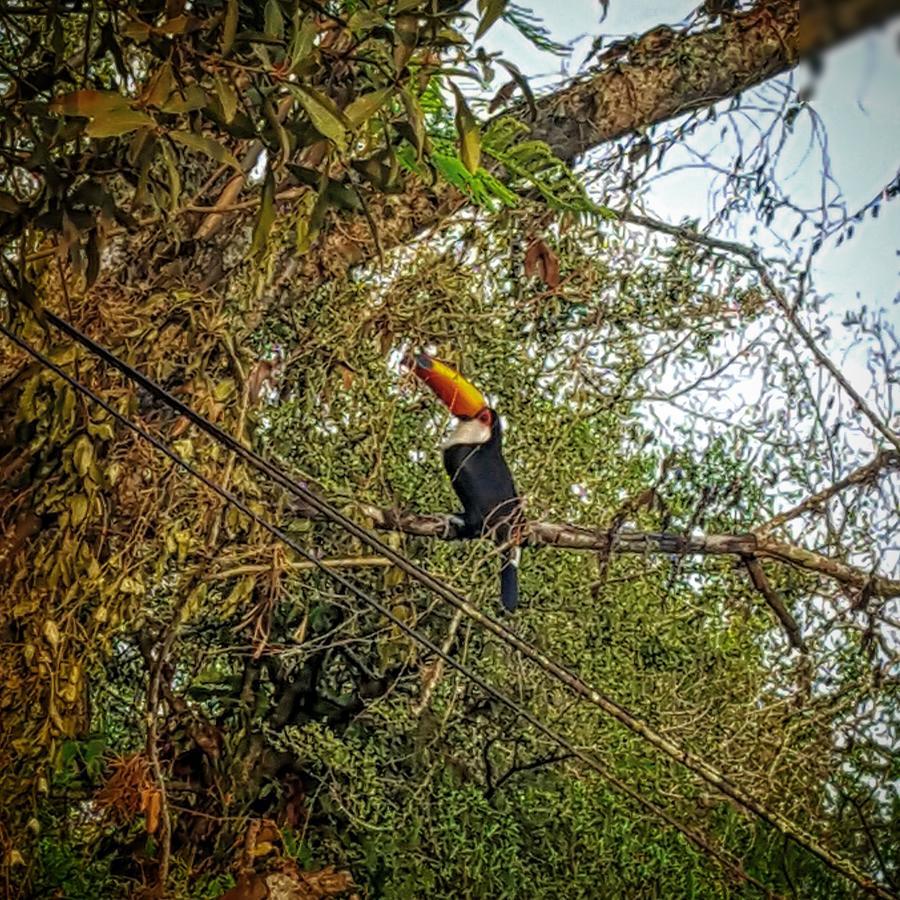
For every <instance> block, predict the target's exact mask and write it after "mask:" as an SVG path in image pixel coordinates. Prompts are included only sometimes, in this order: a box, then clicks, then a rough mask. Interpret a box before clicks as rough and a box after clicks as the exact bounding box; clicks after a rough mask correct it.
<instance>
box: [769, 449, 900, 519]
mask: <svg viewBox="0 0 900 900" xmlns="http://www.w3.org/2000/svg"><path fill="white" fill-rule="evenodd" d="M896 468H900V453H897V452H896V451H895V450H882V451H881V452H880V453H878V454H877V455H876V456H875V458H874V459H873V460H871V461H870V462H867V463H866V464H865V465H864V466H860V467H859V468H858V469H854V470H853V471H852V472H851V473H850V474H849V475H847V476H845V477H844V478H841V479H840V481H836V482H834V484H830V485H829V486H828V487H826V488H823V489H822V490H821V491H817V492H816V493H815V494H813V495H812V496H810V497H807V498H806V499H805V500H803V501H802V502H801V503H798V504H797V505H796V506H793V507H791V509H786V510H785V511H784V512H781V513H778V515H777V516H774V517H773V518H771V519H770V520H769V521H768V522H766V523H765V525H762V526H760V527H759V528H757V529H756V533H757V534H760V535H762V534H767V533H768V532H770V531H772V530H773V529H775V528H778V527H779V526H780V525H784V523H785V522H789V521H790V520H791V519H796V518H797V516H800V515H803V513H805V512H814V511H816V510H819V509H821V508H822V507H823V506H824V504H825V503H827V502H828V501H829V500H830V499H831V498H832V497H834V496H836V495H837V494H839V493H840V492H841V491H843V490H846V489H847V488H848V487H852V486H854V485H861V484H868V483H869V482H871V481H873V480H874V479H875V478H876V477H877V476H878V475H880V474H882V472H884V471H887V470H889V469H896Z"/></svg>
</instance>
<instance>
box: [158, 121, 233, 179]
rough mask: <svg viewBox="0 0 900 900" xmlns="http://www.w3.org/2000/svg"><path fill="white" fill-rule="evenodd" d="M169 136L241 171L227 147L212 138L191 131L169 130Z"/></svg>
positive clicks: (178, 142) (191, 148) (190, 148)
mask: <svg viewBox="0 0 900 900" xmlns="http://www.w3.org/2000/svg"><path fill="white" fill-rule="evenodd" d="M169 137H170V138H171V139H172V140H173V141H175V142H176V143H177V144H181V145H182V146H184V147H187V148H188V149H189V150H196V151H197V152H198V153H202V154H204V155H205V156H208V157H209V158H210V159H214V160H215V161H216V162H220V163H225V164H226V165H228V166H231V167H232V168H234V169H237V171H238V172H240V171H241V167H240V165H239V164H238V161H237V160H236V159H235V158H234V154H232V152H231V151H230V150H229V149H228V148H227V147H223V146H222V144H220V143H219V142H218V141H214V140H213V139H212V138H208V137H204V136H203V135H202V134H194V133H193V132H192V131H170V132H169Z"/></svg>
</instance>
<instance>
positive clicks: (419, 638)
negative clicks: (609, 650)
mask: <svg viewBox="0 0 900 900" xmlns="http://www.w3.org/2000/svg"><path fill="white" fill-rule="evenodd" d="M0 333H2V334H4V335H5V336H6V337H7V338H8V339H9V340H11V341H12V342H13V343H14V344H16V345H17V346H18V347H19V348H20V349H22V350H24V351H25V352H26V353H28V354H29V355H31V356H32V357H33V358H34V359H35V360H37V361H38V362H40V363H41V364H42V365H43V366H45V367H46V368H48V369H50V370H51V371H52V372H54V373H55V374H56V375H58V376H59V377H60V378H62V379H63V380H64V381H66V382H67V383H68V384H69V385H71V386H72V387H73V388H74V389H75V390H76V391H78V392H79V393H81V394H82V395H84V396H85V397H87V398H88V399H89V400H91V401H92V402H93V403H96V404H97V405H98V406H100V407H101V408H102V409H103V410H105V411H106V412H107V413H108V414H109V415H110V416H112V417H113V418H114V419H115V420H116V421H117V422H119V423H120V424H122V425H124V426H125V427H126V428H128V429H129V430H130V431H132V432H134V433H135V434H136V435H138V436H139V437H140V438H141V439H143V440H145V441H147V442H148V443H149V444H151V445H152V446H153V447H155V448H156V449H157V450H159V452H160V453H162V454H163V455H164V456H166V457H167V458H168V459H170V460H171V461H172V462H174V463H175V464H176V465H177V466H179V467H180V468H182V469H184V471H185V472H187V473H188V474H189V475H191V476H192V477H193V478H196V479H197V480H198V481H200V482H201V483H202V484H203V485H205V486H206V487H207V488H208V489H209V490H210V491H212V492H213V493H214V494H216V496H218V497H219V498H221V499H222V500H224V501H225V502H226V503H229V504H231V505H232V506H233V507H234V508H235V509H237V510H239V511H240V512H242V513H243V514H244V515H245V516H247V517H248V518H249V519H250V520H251V521H253V522H255V523H256V524H257V525H259V526H260V527H261V528H263V529H264V530H265V531H267V532H268V533H269V534H271V535H272V536H273V537H276V538H277V539H278V540H280V541H281V542H282V543H284V544H285V545H287V546H288V547H290V548H291V550H293V551H294V552H295V553H298V554H299V555H300V556H302V557H303V558H304V559H305V560H306V561H307V562H308V563H310V565H311V566H313V567H314V568H316V569H318V570H319V571H321V572H323V573H324V574H325V575H327V576H328V577H329V578H331V579H332V580H333V581H335V582H337V583H338V584H340V585H341V586H342V587H344V588H346V589H347V590H348V591H349V592H350V593H352V594H353V595H354V596H355V597H357V598H358V599H360V600H362V601H363V602H364V603H366V604H367V605H368V606H371V607H372V608H373V609H375V610H376V611H377V612H379V613H380V614H381V615H383V616H384V617H385V618H387V619H388V620H389V621H390V622H392V623H393V624H394V625H396V626H397V627H398V628H399V629H401V631H403V632H404V633H405V634H407V635H408V636H409V637H410V638H412V639H413V640H415V641H416V642H417V643H419V644H421V645H422V646H423V647H425V648H426V649H427V650H429V651H430V652H432V653H434V654H435V655H436V656H438V657H439V658H440V659H442V660H443V661H444V662H445V663H446V664H447V665H449V666H450V667H451V668H453V669H455V670H456V671H457V672H459V673H460V674H461V675H462V676H463V677H465V678H467V679H468V680H469V681H471V682H472V683H473V684H475V685H477V686H478V687H479V688H481V689H482V690H483V691H484V692H485V693H486V694H488V695H489V696H491V697H493V698H494V699H495V700H497V701H498V702H499V703H501V704H502V705H503V706H505V707H506V708H507V709H509V710H510V711H511V712H513V713H514V714H515V715H516V716H518V717H519V718H521V719H523V720H524V721H526V722H528V723H529V724H530V725H531V726H532V727H534V728H535V729H536V730H537V731H539V732H540V733H541V734H543V735H544V736H545V737H546V738H548V739H549V740H551V741H553V742H554V743H556V744H557V745H558V746H559V747H561V748H563V749H564V750H566V751H567V752H568V753H570V754H571V755H572V756H574V757H575V758H577V759H579V760H580V761H581V762H583V763H584V764H585V765H587V766H588V767H589V768H590V769H592V770H593V771H595V772H597V774H599V775H600V776H601V777H602V778H604V779H605V780H606V781H608V782H609V783H610V784H611V785H612V786H613V787H614V788H615V789H616V790H618V791H620V792H621V793H623V794H625V795H626V796H627V797H628V798H630V799H631V800H633V801H634V802H635V803H637V804H638V805H639V806H641V807H643V808H644V809H646V810H647V811H648V812H650V813H652V814H653V815H654V816H656V817H657V818H659V819H661V820H662V821H663V822H665V823H666V824H667V825H670V826H671V827H672V828H674V829H676V831H678V832H680V833H681V834H682V835H684V837H686V838H687V839H688V840H689V841H691V842H692V843H693V844H695V845H696V846H697V847H698V848H699V849H700V850H702V851H703V852H705V853H708V854H709V855H710V856H712V857H713V858H714V859H715V860H716V861H717V862H718V863H719V864H720V865H721V866H722V867H723V868H724V869H725V870H726V871H728V872H731V873H732V874H733V875H735V876H737V877H738V878H740V879H741V880H743V881H746V882H747V883H748V884H751V885H753V886H754V887H755V888H757V889H758V890H759V891H760V892H761V893H763V894H765V895H766V896H768V897H772V896H776V895H774V894H773V893H772V891H771V890H769V888H767V887H766V886H765V885H764V884H762V883H761V882H760V881H758V880H757V879H756V878H754V877H753V876H752V875H750V874H749V873H748V872H746V871H745V870H744V868H743V867H742V866H741V865H740V863H738V862H737V861H735V860H733V859H731V858H730V857H729V856H728V854H727V852H726V851H724V850H720V849H718V848H717V847H715V846H713V845H712V844H711V843H710V841H709V840H708V839H707V838H706V837H705V836H704V835H702V834H700V833H699V832H697V831H696V830H694V829H693V828H691V827H690V826H688V825H685V824H684V823H682V822H680V821H678V820H677V819H675V818H674V817H673V816H672V815H670V814H669V813H668V812H666V811H665V810H664V809H663V808H662V807H660V806H658V805H657V804H655V803H654V802H653V801H652V800H649V799H648V798H647V797H644V796H643V795H642V794H640V793H639V792H638V791H636V790H635V789H634V788H632V787H630V786H629V785H627V784H626V783H625V782H623V781H621V780H620V779H619V778H618V777H616V776H615V775H613V774H612V773H611V772H610V771H609V770H608V769H607V767H606V766H604V765H603V763H602V762H601V761H600V760H598V759H597V758H596V757H594V756H593V755H592V754H590V753H587V752H586V751H585V750H583V749H582V748H580V747H577V746H576V745H575V744H573V743H572V742H571V741H570V740H569V739H568V738H567V737H565V736H564V735H562V734H560V733H559V732H557V731H555V730H554V729H552V728H551V727H550V726H548V725H546V724H545V723H544V722H542V721H541V720H540V719H539V718H538V717H537V716H536V715H535V714H534V713H532V712H531V711H530V710H528V709H526V708H525V707H523V706H521V705H520V704H519V703H517V702H516V701H515V700H513V699H512V698H511V697H509V696H508V695H507V694H506V693H504V692H503V691H501V690H500V689H499V688H496V687H494V686H493V685H492V684H490V683H489V682H487V681H485V680H484V678H482V677H481V676H480V675H478V674H477V673H476V672H474V671H473V670H472V669H471V668H469V667H468V666H467V665H466V664H465V663H462V662H459V661H458V660H457V659H455V658H454V657H453V656H451V655H450V653H448V652H445V651H444V650H443V649H441V648H440V647H439V646H438V645H437V644H435V643H434V642H433V641H432V640H430V639H429V638H428V637H426V636H425V635H423V634H422V633H421V632H420V631H418V630H417V629H415V628H414V627H413V626H411V625H410V624H409V623H407V622H406V621H404V619H402V618H400V617H399V616H398V615H397V614H396V613H394V612H393V611H392V610H391V609H390V608H388V607H387V606H385V605H384V604H382V603H380V602H379V601H378V600H376V599H375V598H374V597H373V596H371V594H369V593H368V592H366V591H365V590H363V589H362V588H361V587H359V586H358V585H357V584H355V583H354V582H352V581H350V580H349V579H347V578H345V577H344V576H343V575H341V574H340V573H339V572H337V571H336V570H335V569H334V568H332V567H331V566H329V564H328V561H327V560H322V559H320V558H319V557H317V556H316V555H315V554H314V553H312V552H310V551H309V550H308V549H307V548H306V547H304V546H303V545H302V544H299V543H298V542H297V541H296V540H295V539H294V538H293V537H292V536H291V535H289V534H288V533H287V532H286V531H284V530H283V529H282V528H279V527H278V526H277V525H273V524H272V523H271V522H269V521H268V520H267V519H265V518H263V517H262V516H260V515H259V514H258V513H255V512H254V511H253V510H252V509H250V507H249V506H248V505H247V504H246V503H244V501H243V500H241V499H240V498H239V497H238V496H237V495H235V494H234V493H233V492H232V491H230V490H228V488H225V487H223V486H222V485H220V484H218V483H217V482H216V481H214V480H213V479H211V478H209V477H207V476H206V475H204V474H203V473H202V472H201V471H200V470H199V469H197V468H196V467H195V466H193V465H192V464H191V463H189V462H188V461H187V460H185V459H183V458H182V457H181V456H179V455H178V454H177V453H176V452H175V451H174V450H172V449H171V448H170V447H169V446H168V445H167V444H166V443H165V442H164V441H162V440H160V439H159V438H157V437H155V436H154V435H152V434H151V433H150V432H148V431H147V430H146V429H144V428H142V427H141V426H140V425H138V424H137V423H136V422H133V421H132V420H131V419H129V418H128V417H127V416H125V415H123V414H122V413H120V412H119V411H118V410H117V409H116V408H115V407H114V406H112V404H110V403H108V402H107V401H106V400H104V399H103V398H102V397H100V396H98V395H97V394H96V393H94V391H92V390H91V389H90V388H89V387H87V386H86V385H84V384H82V383H81V382H80V381H79V380H78V379H76V378H74V377H73V376H71V375H69V373H68V372H66V371H65V370H64V369H63V368H62V367H61V366H59V365H57V364H56V363H54V362H53V361H52V360H50V359H49V358H48V357H47V356H45V355H44V354H43V353H41V351H40V350H38V349H37V348H36V347H34V346H33V345H31V344H30V343H29V342H28V341H26V340H24V339H23V338H20V337H19V336H18V335H16V334H14V333H13V332H11V331H10V330H9V329H8V328H7V327H6V325H5V324H3V323H2V322H0Z"/></svg>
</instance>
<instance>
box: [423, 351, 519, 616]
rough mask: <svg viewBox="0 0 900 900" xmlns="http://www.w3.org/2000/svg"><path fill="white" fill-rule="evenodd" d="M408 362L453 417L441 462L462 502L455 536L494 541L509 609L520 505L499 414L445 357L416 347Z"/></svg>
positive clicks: (515, 598) (515, 592)
mask: <svg viewBox="0 0 900 900" xmlns="http://www.w3.org/2000/svg"><path fill="white" fill-rule="evenodd" d="M408 364H409V366H410V368H411V369H412V370H413V372H415V374H416V375H417V376H418V377H419V378H421V379H422V381H424V382H425V384H427V385H428V386H429V387H430V388H431V389H432V390H433V391H434V392H435V394H437V396H438V397H439V398H440V400H441V402H442V403H443V404H444V405H445V406H446V407H447V409H449V410H450V412H451V413H452V414H453V415H454V416H456V418H457V424H456V427H455V428H454V430H453V433H452V434H451V435H450V437H449V438H448V439H447V440H446V441H445V442H444V446H443V450H444V467H445V468H446V469H447V474H448V475H449V476H450V481H451V483H452V484H453V489H454V490H455V491H456V493H457V496H458V497H459V499H460V500H462V504H463V513H462V515H461V516H458V517H456V516H454V517H453V522H454V524H455V525H456V527H457V529H458V532H459V536H460V537H471V538H478V537H487V538H490V539H492V540H493V541H495V542H496V543H497V544H499V545H500V557H501V560H502V562H501V568H500V599H501V601H502V602H503V606H504V607H505V608H506V609H507V610H509V611H512V610H514V609H515V608H516V606H518V603H519V571H518V570H519V556H520V548H519V532H520V525H521V518H522V507H521V500H520V499H519V495H518V492H517V491H516V486H515V484H513V479H512V475H511V474H510V471H509V466H507V465H506V460H505V459H504V458H503V451H502V446H501V445H502V440H501V430H502V428H501V425H500V417H499V416H498V415H497V413H496V412H494V410H492V409H490V408H489V406H488V402H487V399H486V398H485V396H484V394H482V393H481V391H479V390H478V388H476V387H475V385H473V384H471V383H470V382H468V381H466V379H465V378H463V377H462V375H461V374H460V373H459V372H458V371H457V370H456V369H454V368H453V367H452V366H450V365H448V364H447V363H444V362H441V361H440V360H439V359H435V358H434V357H432V356H429V355H428V354H426V353H420V354H417V355H415V356H412V357H410V358H409V359H408Z"/></svg>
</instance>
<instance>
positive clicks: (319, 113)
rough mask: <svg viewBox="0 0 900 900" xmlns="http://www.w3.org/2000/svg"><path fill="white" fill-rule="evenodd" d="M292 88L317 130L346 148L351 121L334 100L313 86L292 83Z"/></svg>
mask: <svg viewBox="0 0 900 900" xmlns="http://www.w3.org/2000/svg"><path fill="white" fill-rule="evenodd" d="M291 90H292V91H293V92H294V95H295V96H296V97H297V99H298V100H299V101H300V104H301V106H302V107H303V108H304V109H305V110H306V114H307V115H308V116H309V118H310V120H311V121H312V123H313V126H314V127H315V129H316V131H318V132H319V134H321V135H322V137H326V138H328V140H330V141H332V143H334V144H336V145H337V146H338V147H340V148H346V146H347V129H348V128H349V127H351V126H350V122H349V121H348V120H347V118H346V116H344V115H343V113H342V112H341V111H340V110H339V109H338V108H337V106H335V103H334V101H333V100H332V99H331V98H330V97H326V96H325V94H320V93H319V92H318V91H315V90H313V89H312V88H307V87H302V86H300V85H291Z"/></svg>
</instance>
